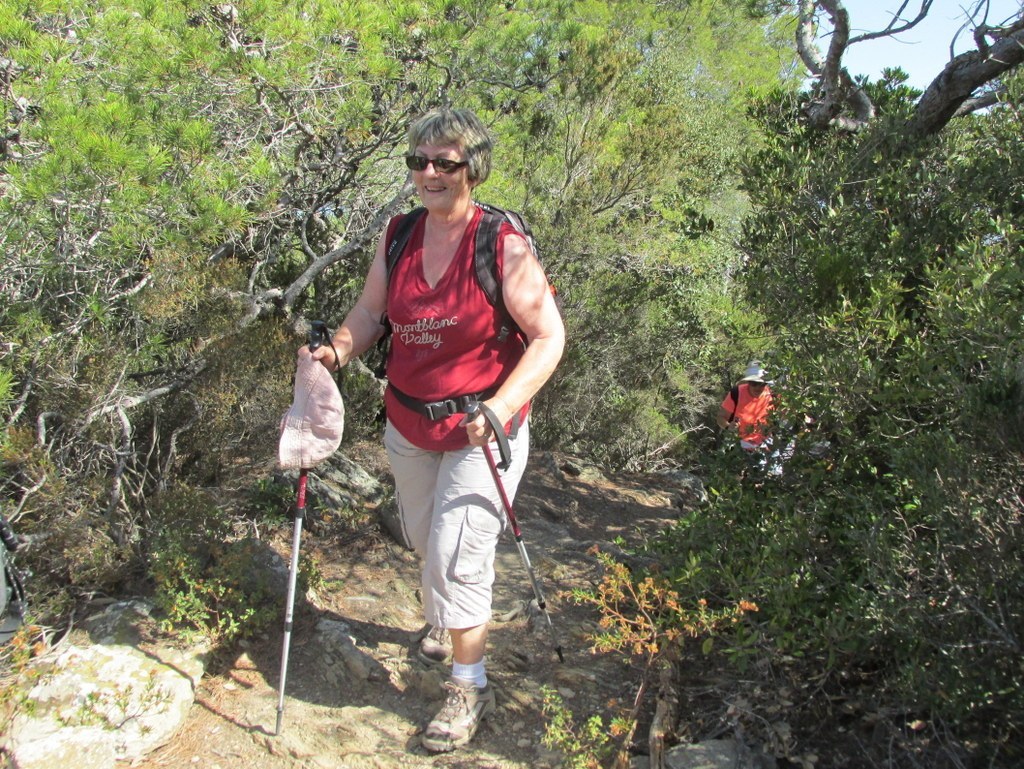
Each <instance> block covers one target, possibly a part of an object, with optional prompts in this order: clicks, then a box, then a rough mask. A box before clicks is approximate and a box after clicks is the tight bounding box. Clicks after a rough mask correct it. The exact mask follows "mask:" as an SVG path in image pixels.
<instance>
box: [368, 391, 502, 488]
mask: <svg viewBox="0 0 1024 769" xmlns="http://www.w3.org/2000/svg"><path fill="white" fill-rule="evenodd" d="M388 387H389V388H391V392H392V393H394V395H395V397H396V398H397V399H398V402H399V403H401V404H402V405H403V406H406V407H408V408H410V409H412V410H413V411H415V412H416V413H417V414H420V415H421V416H425V417H426V418H427V419H429V420H431V421H433V422H436V421H438V420H439V419H446V418H447V417H451V416H455V415H456V414H474V413H476V412H477V411H478V410H480V411H483V413H484V416H485V417H486V418H487V421H488V422H489V423H490V425H491V428H492V429H493V430H494V437H495V440H497V442H498V453H499V454H500V455H501V461H500V462H499V463H498V469H499V470H507V469H508V467H509V465H510V464H511V463H512V451H511V449H510V447H509V443H508V442H509V440H515V438H516V436H517V435H518V434H519V414H518V413H517V414H516V415H515V416H514V417H513V418H512V430H511V432H510V433H509V434H508V435H505V428H504V426H503V425H502V424H501V423H500V422H499V421H498V419H497V417H495V415H494V412H493V411H491V410H490V409H489V408H487V407H486V406H484V404H483V402H484V401H485V400H487V399H488V398H490V397H491V396H492V395H494V393H496V392H497V391H498V388H497V387H491V388H489V389H487V390H484V391H483V392H481V393H467V394H466V395H457V396H455V397H454V398H446V399H445V400H443V401H433V402H427V401H421V400H419V399H418V398H413V397H412V396H411V395H409V394H408V393H404V392H402V391H401V390H399V389H398V388H397V387H395V386H394V385H393V384H391V383H390V382H388Z"/></svg>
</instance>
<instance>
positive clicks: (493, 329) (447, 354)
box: [384, 209, 525, 451]
mask: <svg viewBox="0 0 1024 769" xmlns="http://www.w3.org/2000/svg"><path fill="white" fill-rule="evenodd" d="M427 216H429V214H428V215H427ZM427 216H424V217H422V218H421V219H420V220H419V221H418V222H417V223H416V226H415V227H414V228H413V231H412V234H411V236H410V238H409V242H408V244H407V245H406V247H405V252H404V253H403V254H402V256H401V257H400V258H399V259H398V263H397V264H396V265H395V268H394V272H393V273H392V275H391V278H390V280H389V283H388V304H387V313H388V320H389V321H390V322H391V329H392V334H391V353H390V356H389V357H388V364H387V371H388V381H389V382H391V383H392V384H393V385H394V386H395V387H397V388H398V389H399V390H401V391H402V392H404V393H405V394H407V395H411V396H412V397H414V398H417V399H418V400H421V401H428V402H430V401H440V400H444V399H446V398H453V397H456V396H459V395H467V394H470V393H482V392H484V391H488V390H491V391H493V390H494V389H496V388H497V386H498V385H500V384H501V382H503V381H505V379H506V378H507V377H508V375H509V374H510V373H511V372H512V369H514V368H515V366H516V364H517V363H518V362H519V360H520V358H522V355H523V345H522V342H521V341H520V340H519V338H518V336H517V335H516V334H508V335H507V338H506V339H505V340H504V341H499V335H500V332H501V327H502V322H503V320H504V318H503V316H502V314H501V313H500V312H499V311H497V310H495V308H494V307H493V306H492V305H491V303H490V302H489V301H488V300H487V295H486V294H485V293H484V292H483V289H481V288H480V285H479V283H478V282H477V279H476V275H475V272H474V264H473V249H474V246H475V241H476V231H477V227H478V225H479V224H480V218H481V216H482V212H481V210H480V209H477V212H476V215H475V216H474V217H473V219H472V221H470V223H469V226H467V227H466V232H465V234H464V235H463V236H462V242H461V243H460V244H459V246H458V249H457V250H456V252H455V257H454V258H453V259H452V262H451V264H450V265H449V266H448V270H447V271H446V272H445V274H444V275H443V276H442V277H441V279H440V280H439V281H438V282H437V285H436V286H434V287H433V288H431V287H430V286H429V285H428V284H427V281H426V280H425V278H424V277H423V231H424V227H425V224H424V223H425V222H426V219H427ZM397 221H398V218H397V217H396V218H395V219H392V220H391V222H390V223H389V224H388V233H389V235H390V233H391V232H392V231H393V228H394V227H395V225H396V223H397ZM510 234H511V235H514V236H516V237H519V235H518V233H516V232H515V230H514V229H512V228H511V227H509V226H504V225H503V227H502V230H501V232H500V234H499V237H498V248H497V260H498V274H499V275H500V274H501V270H502V267H503V256H504V247H503V246H504V241H505V238H506V237H507V236H508V235H510ZM384 402H385V407H386V409H387V414H388V419H390V420H391V422H392V424H394V426H395V427H396V428H397V429H398V431H399V432H400V433H401V434H402V435H403V436H404V437H405V438H406V439H407V440H408V441H409V442H410V443H412V444H414V445H416V446H419V447H420V448H422V449H427V450H429V451H451V450H455V449H461V448H464V447H465V446H467V445H469V444H468V441H467V439H466V428H465V427H459V422H460V421H462V418H463V415H462V414H455V415H453V416H451V417H448V418H446V419H441V420H438V421H436V422H435V421H432V420H430V419H427V418H426V417H425V416H423V415H421V414H418V413H416V412H415V411H413V410H412V409H410V408H408V407H406V406H404V405H403V404H402V403H401V402H400V401H399V400H398V399H397V398H396V397H395V395H394V393H392V392H391V390H390V388H389V389H388V390H387V391H386V392H385V401H384ZM524 411H525V408H524Z"/></svg>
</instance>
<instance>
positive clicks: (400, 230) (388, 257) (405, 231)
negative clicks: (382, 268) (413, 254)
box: [384, 206, 427, 285]
mask: <svg viewBox="0 0 1024 769" xmlns="http://www.w3.org/2000/svg"><path fill="white" fill-rule="evenodd" d="M425 213H427V209H425V208H424V207H423V206H420V207H419V208H414V209H413V210H412V211H410V212H409V213H407V214H406V215H405V216H403V217H402V218H401V219H399V220H398V223H397V224H395V229H394V230H393V231H392V233H391V241H390V242H389V243H385V250H384V264H385V265H386V267H387V271H388V284H389V285H390V284H391V273H392V272H394V271H395V265H396V264H398V259H399V257H401V256H402V254H403V253H404V252H405V247H406V246H407V245H408V244H409V238H411V237H412V231H413V228H414V227H415V226H416V222H418V221H419V220H420V219H421V218H422V217H423V215H424V214H425Z"/></svg>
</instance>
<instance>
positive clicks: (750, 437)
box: [716, 361, 781, 470]
mask: <svg viewBox="0 0 1024 769" xmlns="http://www.w3.org/2000/svg"><path fill="white" fill-rule="evenodd" d="M772 406H773V403H772V390H771V387H770V386H769V384H768V382H767V380H766V379H765V370H764V369H763V368H762V367H761V364H760V363H758V362H757V361H751V363H750V364H749V365H748V366H747V370H746V371H745V372H744V374H743V378H742V379H740V381H739V383H738V384H736V385H735V386H734V387H733V388H732V389H731V390H729V392H728V393H726V396H725V398H724V399H723V400H722V404H721V405H720V406H719V407H718V415H717V417H716V421H717V422H718V426H719V427H721V428H722V429H723V430H726V429H730V428H732V427H735V428H736V432H737V435H738V437H739V442H740V448H742V449H743V450H744V451H746V452H747V454H748V455H749V456H750V457H751V460H752V462H753V463H754V464H757V465H760V466H762V467H764V466H766V465H767V459H768V454H769V452H770V451H771V446H772V439H771V427H770V422H769V414H770V413H771V410H772ZM780 470H781V467H780Z"/></svg>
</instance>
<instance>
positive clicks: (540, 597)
mask: <svg viewBox="0 0 1024 769" xmlns="http://www.w3.org/2000/svg"><path fill="white" fill-rule="evenodd" d="M476 406H477V408H479V409H480V410H481V411H482V412H483V413H484V417H485V418H486V419H487V421H488V422H490V424H491V427H492V428H493V429H494V432H495V435H496V436H501V437H504V435H505V432H504V427H503V426H502V425H501V423H500V422H498V420H497V417H495V415H494V412H493V411H491V410H490V409H489V408H487V407H486V406H484V405H483V404H482V403H477V404H476ZM475 414H476V409H474V410H473V411H471V412H469V416H470V417H473V416H475ZM498 444H499V447H500V448H501V451H502V454H503V465H504V466H505V467H508V462H509V461H510V457H509V452H508V448H507V446H508V442H507V440H506V441H505V442H502V441H501V438H499V439H498ZM482 448H483V452H484V457H486V458H487V467H488V468H490V471H491V477H492V478H494V485H495V487H496V488H497V490H498V496H499V497H501V506H502V507H503V508H504V509H505V516H506V517H507V518H508V522H509V525H510V526H511V527H512V534H513V536H514V537H515V540H516V548H517V549H518V550H519V556H520V558H522V560H523V565H525V566H526V573H527V574H528V575H529V577H530V585H531V586H532V587H533V594H534V596H535V597H536V599H537V606H538V607H540V610H541V613H542V614H543V615H544V619H545V620H546V621H547V626H548V630H549V631H550V633H551V639H552V640H553V641H554V643H555V653H556V654H557V655H558V661H559V662H565V657H564V656H563V655H562V645H561V644H560V643H559V642H558V635H557V634H556V633H555V626H554V625H553V624H552V623H551V615H550V614H548V604H547V601H546V600H544V593H543V592H541V589H540V583H539V582H537V575H536V574H535V573H534V571H533V565H532V564H531V563H530V556H529V555H527V554H526V544H525V543H524V542H523V533H522V532H521V531H520V530H519V522H518V521H517V520H516V513H515V510H513V508H512V503H511V502H509V499H508V494H506V493H505V484H504V483H502V481H501V475H500V474H499V472H498V466H497V464H496V463H495V461H494V455H493V454H491V449H490V447H489V446H483V447H482Z"/></svg>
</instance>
